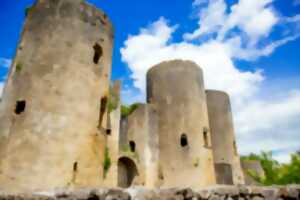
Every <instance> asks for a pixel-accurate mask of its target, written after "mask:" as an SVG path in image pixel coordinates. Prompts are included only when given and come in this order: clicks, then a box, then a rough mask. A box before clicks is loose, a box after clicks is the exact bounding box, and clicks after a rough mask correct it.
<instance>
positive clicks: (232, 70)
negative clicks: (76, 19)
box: [0, 0, 300, 161]
mask: <svg viewBox="0 0 300 200" xmlns="http://www.w3.org/2000/svg"><path fill="white" fill-rule="evenodd" d="M88 2H90V3H92V4H94V5H96V6H97V7H99V8H101V9H102V10H104V11H105V12H106V13H107V14H108V16H109V17H110V18H111V20H112V22H113V24H114V26H115V31H116V32H115V46H114V56H113V74H112V79H113V80H116V79H121V80H123V91H122V97H123V101H124V102H125V103H132V102H135V101H143V100H144V98H145V73H146V71H147V70H148V69H149V68H150V67H151V66H153V65H154V64H157V63H158V62H161V61H163V60H166V59H174V58H181V59H190V60H193V61H195V62H196V63H197V64H199V65H200V66H201V67H202V68H203V70H204V75H205V84H206V86H207V88H211V89H220V90H225V91H226V92H228V93H229V94H230V96H231V99H232V107H233V114H234V120H235V128H236V135H237V138H238V141H237V143H238V145H239V149H240V151H241V152H242V153H243V154H247V153H249V152H259V151H261V150H272V151H274V154H275V157H276V158H278V159H279V160H280V161H287V160H288V154H289V153H291V152H293V151H295V150H297V149H300V103H299V102H300V59H299V57H300V53H299V49H300V37H299V36H300V35H299V34H300V0H164V1H161V0H143V1H141V0H128V1H120V0H118V1H117V0H110V1H108V0H88ZM32 3H33V0H22V1H18V0H2V1H1V3H0V9H1V12H0V26H1V32H0V44H1V46H0V77H1V81H2V84H1V85H2V87H3V81H4V79H5V76H6V74H7V70H8V65H9V63H10V61H11V59H12V58H13V57H14V54H15V49H16V46H17V43H18V39H19V35H20V32H21V30H22V24H23V22H24V18H25V15H24V10H25V8H26V7H28V6H30V5H31V4H32Z"/></svg>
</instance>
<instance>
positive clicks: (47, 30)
mask: <svg viewBox="0 0 300 200" xmlns="http://www.w3.org/2000/svg"><path fill="white" fill-rule="evenodd" d="M112 43H113V30H112V25H111V23H110V21H109V20H108V18H107V16H106V15H105V14H104V13H103V12H102V11H99V10H98V9H96V8H95V7H92V6H90V5H88V4H86V3H84V2H82V1H81V0H38V1H37V3H36V4H35V5H34V6H33V7H32V8H30V9H29V12H28V16H27V20H26V23H25V26H24V29H23V33H22V36H21V40H20V44H19V46H18V49H17V52H16V57H15V59H14V62H13V64H12V67H11V69H10V73H9V76H8V80H7V82H6V86H5V89H4V93H3V99H2V102H1V108H0V113H1V116H0V131H1V132H0V187H1V188H5V189H6V190H17V191H20V190H33V189H50V188H54V187H65V186H74V187H76V186H97V185H102V183H103V154H104V153H103V152H104V146H105V144H104V143H105V131H104V130H105V129H106V128H107V127H106V125H107V120H106V119H107V110H106V105H105V104H106V101H105V99H106V97H107V95H108V88H109V80H110V73H111V57H112ZM101 99H102V100H101ZM100 119H101V120H100Z"/></svg>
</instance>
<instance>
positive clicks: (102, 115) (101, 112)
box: [98, 97, 107, 128]
mask: <svg viewBox="0 0 300 200" xmlns="http://www.w3.org/2000/svg"><path fill="white" fill-rule="evenodd" d="M106 104H107V97H103V98H101V105H100V114H99V124H98V127H99V128H100V127H101V125H102V121H103V117H104V113H105V111H106V106H107V105H106Z"/></svg>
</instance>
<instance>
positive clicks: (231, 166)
mask: <svg viewBox="0 0 300 200" xmlns="http://www.w3.org/2000/svg"><path fill="white" fill-rule="evenodd" d="M206 96H207V105H208V116H209V126H210V130H211V140H212V146H213V157H214V163H215V171H216V179H217V183H218V184H229V185H230V184H243V183H244V176H243V171H242V169H241V164H240V157H239V154H238V151H237V147H236V142H235V136H234V128H233V120H232V113H231V106H230V99H229V96H228V95H227V94H226V93H225V92H222V91H216V90H207V91H206Z"/></svg>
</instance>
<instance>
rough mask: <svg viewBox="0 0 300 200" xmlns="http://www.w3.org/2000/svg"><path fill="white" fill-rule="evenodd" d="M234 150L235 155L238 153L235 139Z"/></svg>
mask: <svg viewBox="0 0 300 200" xmlns="http://www.w3.org/2000/svg"><path fill="white" fill-rule="evenodd" d="M233 151H234V154H235V155H238V152H237V147H236V142H235V141H233Z"/></svg>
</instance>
